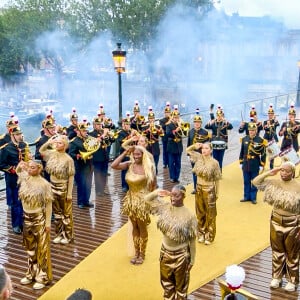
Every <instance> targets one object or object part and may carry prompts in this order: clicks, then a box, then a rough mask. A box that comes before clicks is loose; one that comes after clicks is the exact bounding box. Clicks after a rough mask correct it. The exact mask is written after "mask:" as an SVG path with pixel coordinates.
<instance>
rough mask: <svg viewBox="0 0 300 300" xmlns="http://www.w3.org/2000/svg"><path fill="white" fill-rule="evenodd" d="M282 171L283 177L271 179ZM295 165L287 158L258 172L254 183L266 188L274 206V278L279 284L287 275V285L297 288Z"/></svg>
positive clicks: (299, 230) (298, 192)
mask: <svg viewBox="0 0 300 300" xmlns="http://www.w3.org/2000/svg"><path fill="white" fill-rule="evenodd" d="M279 172H280V177H281V178H280V179H279V178H274V179H273V178H272V179H267V177H269V176H274V175H276V174H277V173H279ZM294 175H295V165H294V164H293V163H291V162H285V163H283V164H282V165H281V167H277V168H274V169H272V170H270V171H268V172H265V173H263V174H261V175H258V176H257V177H256V178H254V180H253V184H254V185H256V186H257V188H258V189H260V190H263V191H265V195H264V201H265V202H267V203H268V204H270V205H272V206H273V211H272V214H271V221H270V240H271V248H272V281H271V284H270V287H272V288H278V287H280V286H281V284H282V278H283V277H284V276H285V278H286V280H287V284H286V286H285V287H284V289H285V290H286V291H288V292H294V291H295V290H296V288H297V285H298V283H299V250H300V239H299V234H300V222H299V220H300V183H299V181H298V180H295V179H294Z"/></svg>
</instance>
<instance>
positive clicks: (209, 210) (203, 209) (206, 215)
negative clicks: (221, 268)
mask: <svg viewBox="0 0 300 300" xmlns="http://www.w3.org/2000/svg"><path fill="white" fill-rule="evenodd" d="M199 149H201V153H199V152H198V151H197V150H199ZM186 151H187V154H188V155H190V157H191V161H192V162H194V163H195V165H194V168H193V172H194V173H195V174H196V176H197V188H196V194H195V211H196V215H197V219H198V241H199V243H205V245H210V244H211V243H212V242H213V241H214V239H215V236H216V216H217V206H216V201H217V199H218V187H219V180H220V179H221V169H220V165H219V163H218V161H217V160H216V159H214V158H213V157H212V155H211V154H212V145H211V143H204V144H203V143H195V144H193V145H191V146H189V147H188V148H187V149H186Z"/></svg>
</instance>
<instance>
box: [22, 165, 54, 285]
mask: <svg viewBox="0 0 300 300" xmlns="http://www.w3.org/2000/svg"><path fill="white" fill-rule="evenodd" d="M42 168H43V167H42V164H41V163H37V162H35V161H29V162H28V163H26V162H24V161H22V162H20V163H19V164H18V166H17V168H16V172H17V174H18V176H19V184H20V188H19V197H20V199H21V201H22V204H23V210H24V226H23V244H24V247H25V249H26V252H27V255H28V269H27V272H26V276H25V277H24V278H22V279H21V284H30V283H31V282H32V281H35V283H34V285H33V288H34V289H36V290H38V289H42V288H44V287H45V285H46V284H48V283H49V282H50V281H51V280H52V269H51V260H50V230H51V211H52V200H53V196H52V192H51V185H50V183H49V182H48V181H47V180H46V179H44V178H43V177H42V176H41V175H40V174H41V171H42Z"/></svg>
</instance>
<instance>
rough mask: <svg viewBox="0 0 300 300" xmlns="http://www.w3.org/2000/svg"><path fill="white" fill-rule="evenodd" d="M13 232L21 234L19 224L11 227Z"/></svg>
mask: <svg viewBox="0 0 300 300" xmlns="http://www.w3.org/2000/svg"><path fill="white" fill-rule="evenodd" d="M13 232H14V233H15V234H21V233H22V230H21V228H20V227H19V226H16V227H13Z"/></svg>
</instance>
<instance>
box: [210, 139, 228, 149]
mask: <svg viewBox="0 0 300 300" xmlns="http://www.w3.org/2000/svg"><path fill="white" fill-rule="evenodd" d="M211 145H212V148H213V149H214V150H224V149H226V142H224V141H211Z"/></svg>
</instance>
